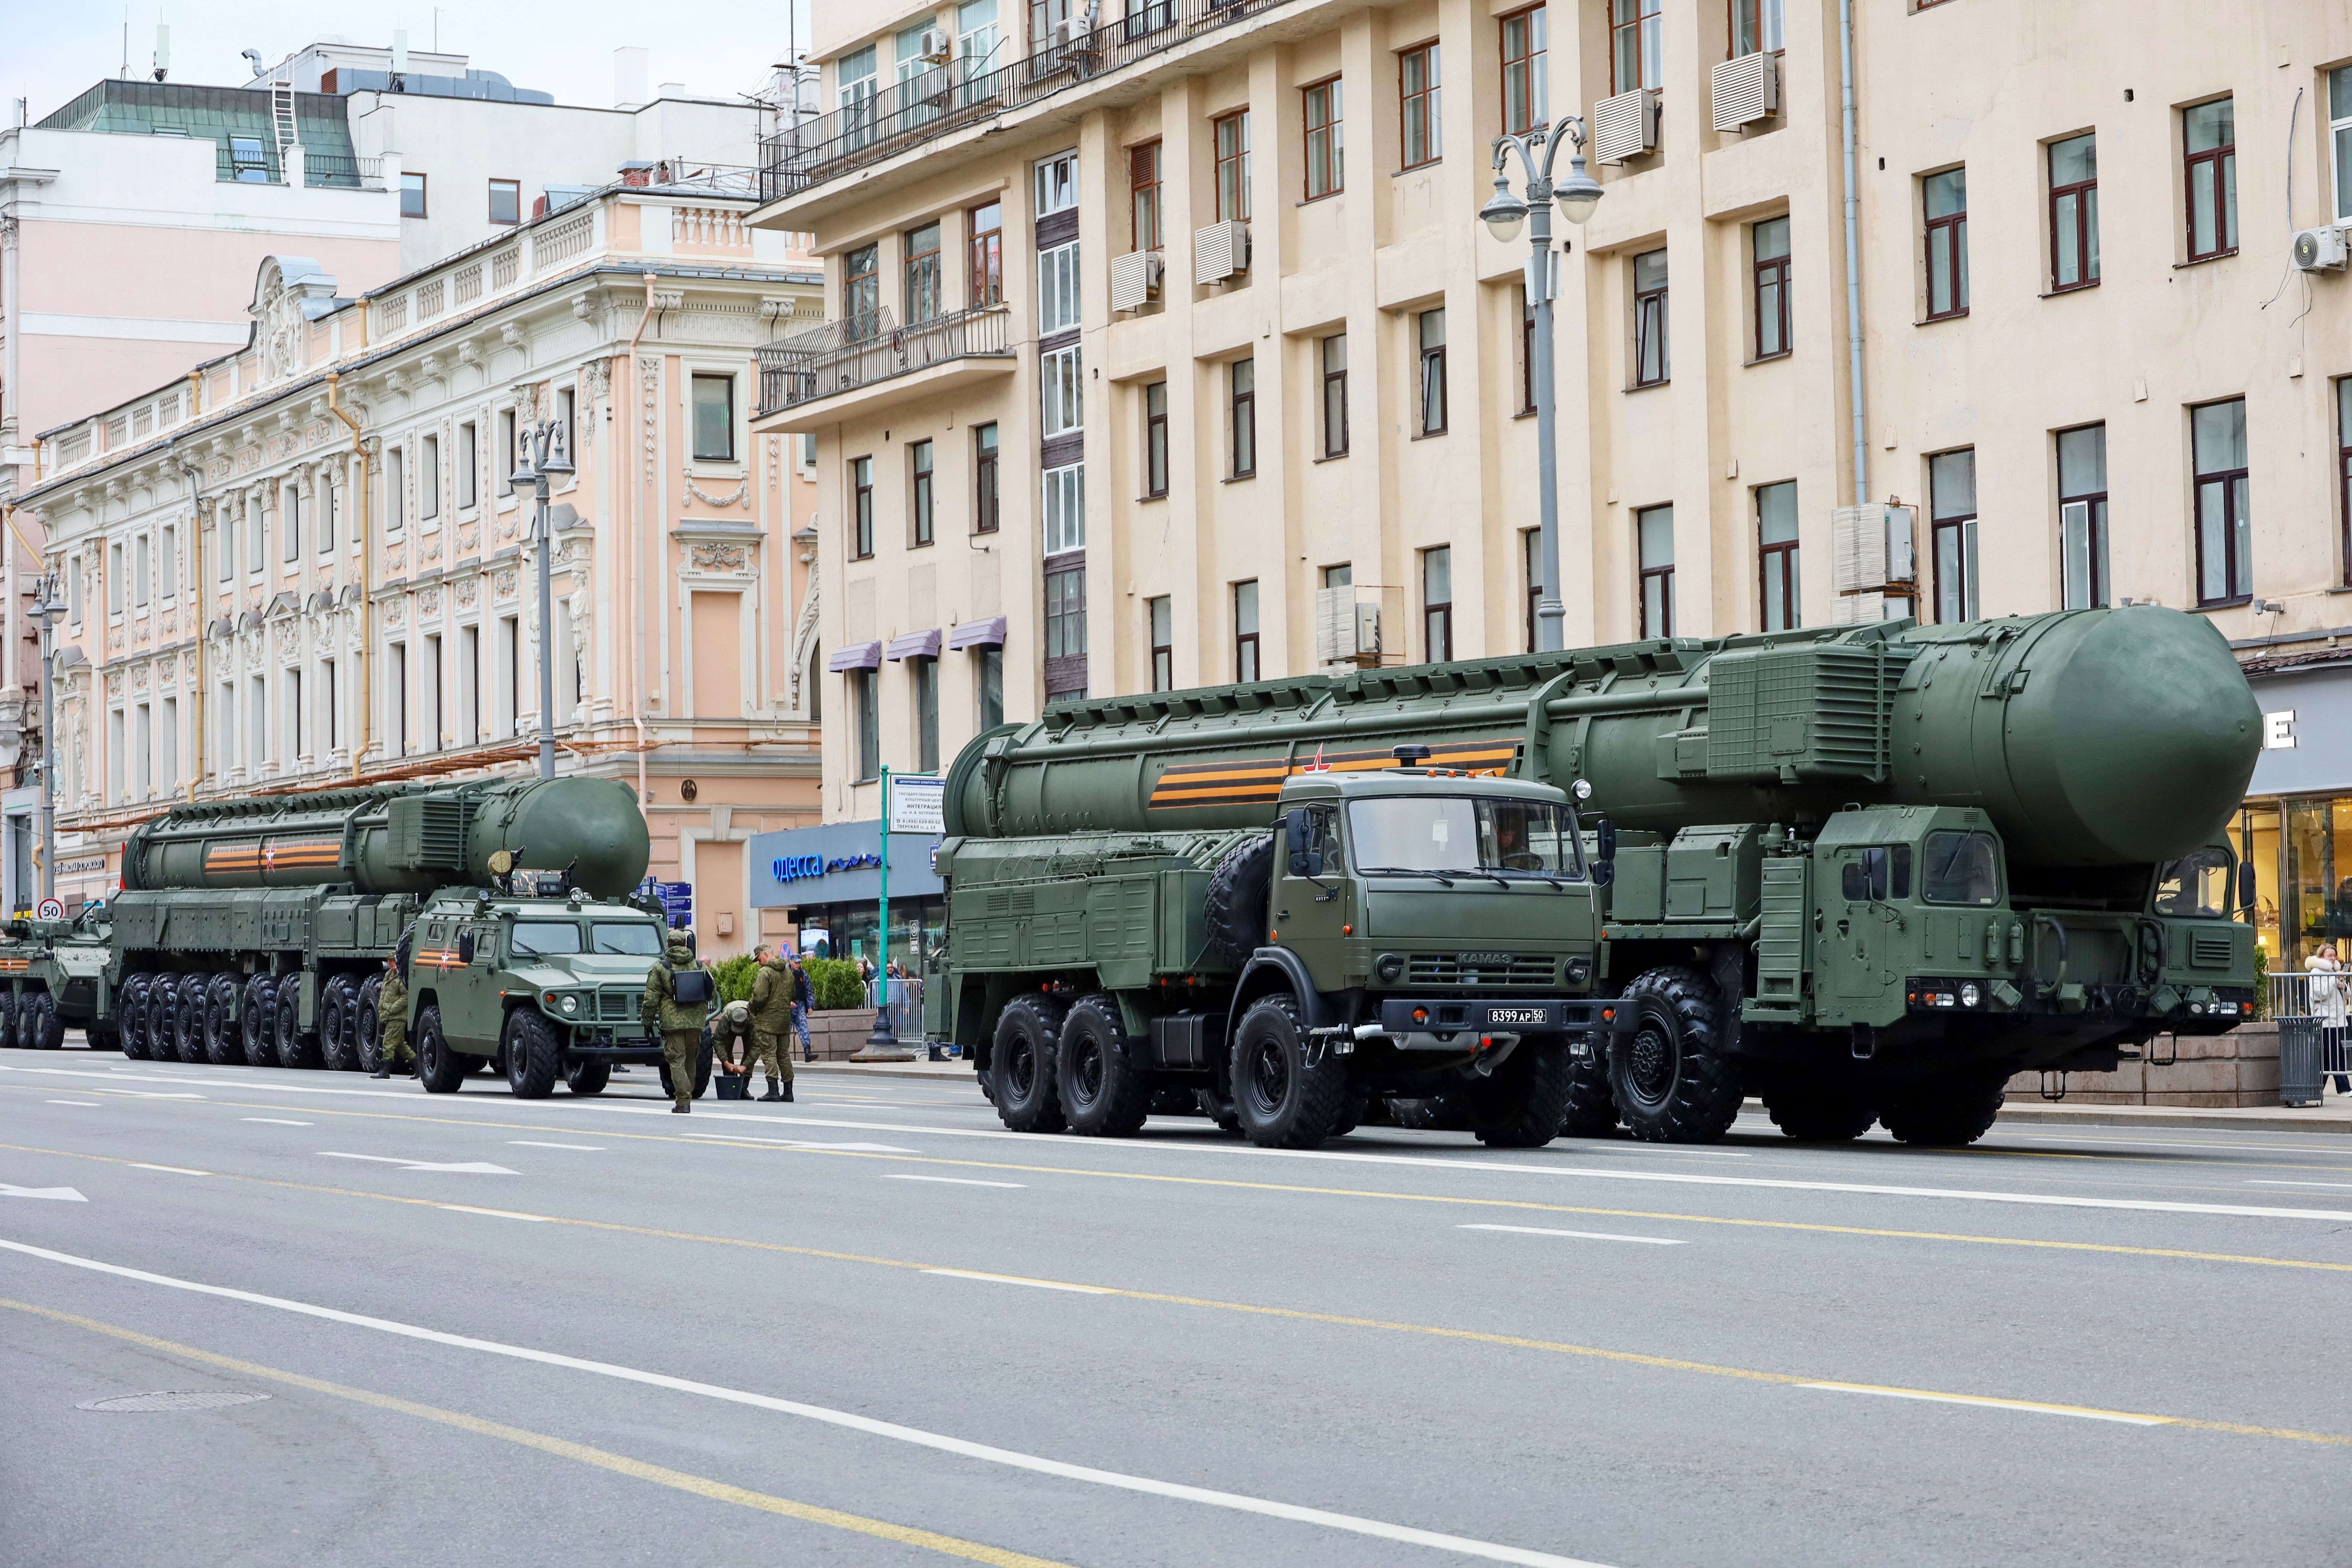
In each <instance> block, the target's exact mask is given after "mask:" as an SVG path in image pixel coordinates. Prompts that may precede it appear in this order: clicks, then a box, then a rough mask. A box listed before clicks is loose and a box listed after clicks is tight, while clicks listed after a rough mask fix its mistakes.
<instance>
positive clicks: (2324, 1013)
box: [2305, 942, 2352, 1094]
mask: <svg viewBox="0 0 2352 1568" xmlns="http://www.w3.org/2000/svg"><path fill="white" fill-rule="evenodd" d="M2305 969H2306V970H2307V971H2308V972H2309V973H2310V975H2311V1010H2312V1011H2313V1012H2314V1013H2315V1014H2316V1015H2318V1017H2319V1038H2320V1042H2321V1049H2322V1056H2321V1065H2322V1067H2323V1068H2326V1067H2331V1066H2332V1067H2337V1068H2341V1067H2345V1066H2347V1063H2346V1061H2345V1055H2344V1051H2345V1041H2344V1026H2345V1000H2346V997H2345V989H2346V984H2347V981H2346V978H2345V976H2346V966H2345V963H2344V961H2343V960H2342V959H2341V958H2338V957H2337V956H2336V944H2335V943H2334V942H2322V943H2320V944H2319V951H2318V952H2315V953H2313V954H2312V955H2311V962H2310V963H2308V964H2306V965H2305ZM2336 1093H2338V1094H2352V1074H2347V1073H2344V1072H2338V1073H2336Z"/></svg>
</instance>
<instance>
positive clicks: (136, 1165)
mask: <svg viewBox="0 0 2352 1568" xmlns="http://www.w3.org/2000/svg"><path fill="white" fill-rule="evenodd" d="M130 1165H131V1169H132V1170H134V1171H169V1172H170V1173H172V1174H173V1175H175V1176H209V1175H211V1174H212V1173H211V1172H210V1171H191V1170H189V1169H188V1168H187V1167H186V1166H185V1165H151V1164H149V1163H147V1162H146V1161H144V1160H132V1161H131V1162H130Z"/></svg>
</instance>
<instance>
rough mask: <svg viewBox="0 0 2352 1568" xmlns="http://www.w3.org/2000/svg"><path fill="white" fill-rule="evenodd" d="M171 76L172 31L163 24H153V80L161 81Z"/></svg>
mask: <svg viewBox="0 0 2352 1568" xmlns="http://www.w3.org/2000/svg"><path fill="white" fill-rule="evenodd" d="M171 74H172V29H171V28H170V27H168V26H164V25H163V23H161V22H158V23H156V24H155V79H156V80H157V81H162V80H163V79H164V78H165V77H167V76H169V75H171Z"/></svg>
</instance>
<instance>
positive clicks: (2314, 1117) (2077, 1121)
mask: <svg viewBox="0 0 2352 1568" xmlns="http://www.w3.org/2000/svg"><path fill="white" fill-rule="evenodd" d="M2000 1121H2001V1122H2003V1123H2006V1124H2011V1125H2014V1124H2019V1123H2024V1122H2057V1123H2062V1124H2063V1125H2066V1126H2104V1127H2181V1128H2206V1129H2225V1128H2234V1129H2236V1130H2237V1131H2241V1132H2352V1100H2342V1099H2338V1098H2336V1097H2334V1096H2330V1097H2329V1099H2328V1100H2327V1102H2326V1104H2324V1105H2314V1106H2306V1107H2301V1108H2295V1107H2289V1106H2284V1105H2249V1106H2204V1107H2189V1106H2173V1105H2068V1104H2065V1103H2064V1102H2063V1101H2061V1102H2059V1103H2056V1104H2053V1103H2051V1102H2049V1101H2046V1100H2041V1101H2033V1102H2031V1103H2028V1104H2024V1105H2020V1104H2019V1103H2018V1102H2017V1101H2016V1100H2013V1099H2012V1100H2011V1101H2010V1102H2009V1103H2008V1104H2007V1105H2004V1106H2002V1107H2001V1108H2000Z"/></svg>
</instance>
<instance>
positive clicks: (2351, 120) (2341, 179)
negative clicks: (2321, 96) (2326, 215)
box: [2327, 66, 2352, 223]
mask: <svg viewBox="0 0 2352 1568" xmlns="http://www.w3.org/2000/svg"><path fill="white" fill-rule="evenodd" d="M2327 116H2328V124H2327V141H2328V145H2329V146H2330V147H2331V148H2332V149H2333V150H2334V152H2335V160H2336V222H2337V223H2352V66H2337V67H2336V68H2335V69H2334V70H2332V71H2329V72H2328V73H2327Z"/></svg>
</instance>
